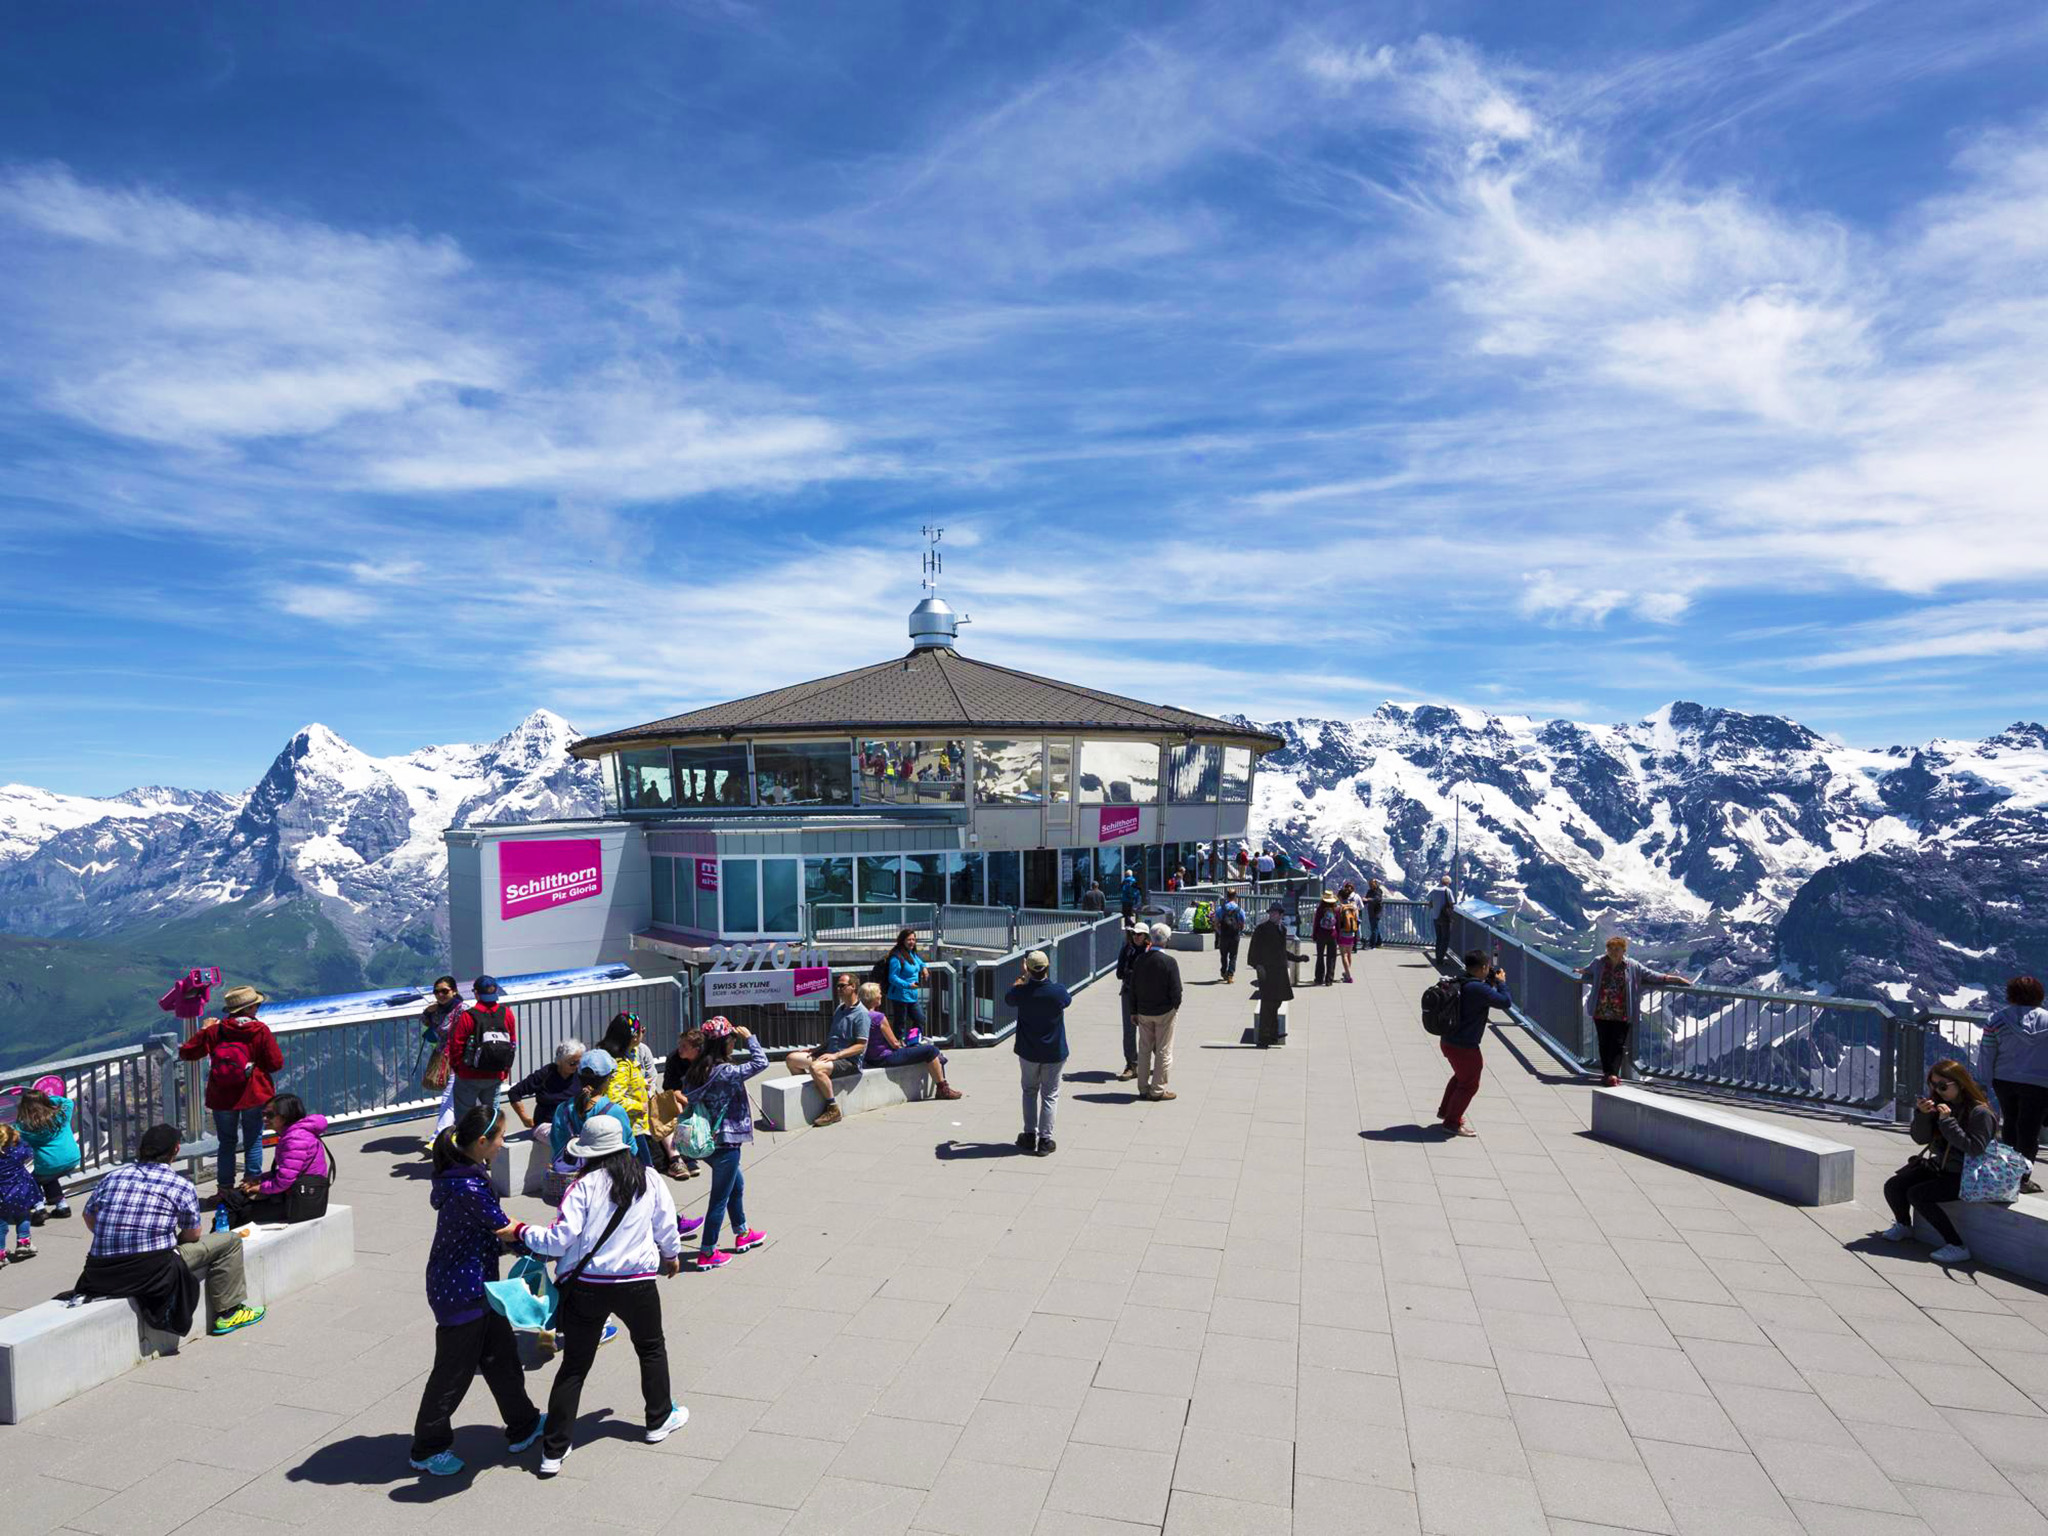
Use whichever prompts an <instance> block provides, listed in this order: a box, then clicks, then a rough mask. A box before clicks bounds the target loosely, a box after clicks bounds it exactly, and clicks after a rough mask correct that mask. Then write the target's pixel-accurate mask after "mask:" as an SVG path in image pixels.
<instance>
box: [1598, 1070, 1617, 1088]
mask: <svg viewBox="0 0 2048 1536" xmlns="http://www.w3.org/2000/svg"><path fill="white" fill-rule="evenodd" d="M1600 1086H1601V1087H1602V1088H1619V1087H1620V1086H1621V1079H1620V1078H1618V1077H1616V1076H1615V1075H1614V1074H1613V1073H1612V1072H1610V1073H1608V1074H1607V1075H1606V1076H1605V1077H1603V1078H1601V1079H1600Z"/></svg>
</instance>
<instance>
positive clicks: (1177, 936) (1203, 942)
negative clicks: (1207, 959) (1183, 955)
mask: <svg viewBox="0 0 2048 1536" xmlns="http://www.w3.org/2000/svg"><path fill="white" fill-rule="evenodd" d="M1166 947H1167V948H1168V949H1188V950H1193V951H1194V952H1195V953H1196V954H1200V953H1201V952H1202V951H1203V950H1205V949H1207V948H1208V947H1209V935H1207V934H1206V933H1189V932H1183V931H1182V930H1180V929H1178V928H1176V929H1175V930H1174V931H1173V932H1172V933H1169V934H1168V935H1167V936H1166Z"/></svg>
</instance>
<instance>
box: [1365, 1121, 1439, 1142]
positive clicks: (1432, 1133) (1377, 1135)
mask: <svg viewBox="0 0 2048 1536" xmlns="http://www.w3.org/2000/svg"><path fill="white" fill-rule="evenodd" d="M1358 1135H1359V1139H1360V1140H1362V1141H1432V1142H1433V1141H1449V1140H1450V1136H1449V1133H1447V1132H1445V1131H1443V1130H1442V1129H1440V1128H1439V1127H1437V1126H1434V1125H1389V1126H1386V1127H1383V1128H1382V1129H1380V1130H1377V1131H1360V1132H1359V1133H1358Z"/></svg>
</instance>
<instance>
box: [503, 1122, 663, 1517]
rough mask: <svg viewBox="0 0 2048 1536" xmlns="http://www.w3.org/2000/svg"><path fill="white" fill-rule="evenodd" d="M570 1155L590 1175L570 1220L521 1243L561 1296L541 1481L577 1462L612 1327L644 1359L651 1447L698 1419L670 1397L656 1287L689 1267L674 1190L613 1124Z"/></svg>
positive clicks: (572, 1147)
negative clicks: (586, 1399)
mask: <svg viewBox="0 0 2048 1536" xmlns="http://www.w3.org/2000/svg"><path fill="white" fill-rule="evenodd" d="M568 1151H569V1154H570V1155H571V1156H572V1157H578V1158H581V1159H582V1160H583V1174H582V1176H581V1177H580V1178H578V1179H577V1180H576V1182H575V1183H574V1184H572V1185H570V1186H569V1190H568V1193H567V1194H565V1195H564V1196H563V1197H562V1209H561V1214H560V1215H559V1216H557V1217H556V1218H555V1222H554V1225H553V1226H549V1227H522V1228H521V1229H520V1233H519V1237H520V1241H522V1242H523V1243H525V1245H526V1247H527V1248H528V1250H530V1251H531V1252H533V1253H538V1254H541V1255H543V1256H545V1257H548V1258H552V1259H554V1260H555V1275H556V1277H557V1278H556V1284H557V1285H558V1286H559V1287H560V1288H561V1305H560V1307H559V1308H558V1309H557V1311H556V1314H555V1325H556V1327H557V1328H559V1329H560V1330H561V1333H562V1358H561V1364H560V1365H558V1366H557V1367H556V1368H555V1385H554V1390H553V1391H551V1392H550V1393H549V1394H548V1419H547V1425H548V1427H547V1434H546V1435H545V1437H543V1439H542V1441H541V1462H540V1475H541V1476H542V1477H553V1476H554V1475H555V1474H556V1473H557V1472H559V1471H561V1470H562V1458H563V1457H565V1456H567V1455H568V1454H569V1439H570V1433H571V1431H572V1430H573V1429H574V1428H575V1424H576V1410H577V1407H578V1405H579V1403H580V1402H581V1400H582V1397H583V1378H584V1377H586V1376H587V1375H589V1374H590V1363H591V1361H592V1360H593V1359H595V1358H596V1356H597V1346H598V1343H599V1341H600V1340H601V1339H602V1337H603V1334H604V1325H605V1322H606V1320H607V1319H608V1318H611V1317H617V1318H618V1320H619V1321H620V1322H621V1323H623V1324H625V1326H626V1332H627V1334H628V1335H630V1336H631V1338H632V1340H633V1352H634V1353H635V1354H637V1355H638V1356H639V1357H640V1392H641V1396H642V1397H643V1398H644V1399H645V1407H646V1409H647V1443H648V1444H649V1445H655V1444H658V1443H659V1442H661V1441H663V1440H666V1439H667V1438H668V1437H669V1436H670V1435H672V1434H674V1433H675V1431H676V1430H678V1429H680V1428H681V1427H682V1426H683V1424H684V1422H685V1421H686V1420H687V1419H688V1418H689V1417H690V1414H689V1410H688V1409H686V1408H683V1407H681V1406H679V1405H678V1404H677V1403H676V1401H675V1399H674V1397H673V1395H672V1394H671V1393H670V1390H669V1378H668V1345H667V1342H666V1341H665V1340H664V1339H663V1337H662V1331H661V1296H660V1293H659V1292H658V1291H657V1290H656V1289H655V1283H654V1282H655V1277H656V1276H657V1275H662V1276H667V1275H673V1274H675V1273H676V1272H677V1271H678V1269H679V1268H680V1267H681V1265H680V1260H681V1257H682V1251H683V1240H682V1237H681V1235H680V1234H679V1233H678V1232H677V1231H676V1206H675V1201H674V1199H673V1198H671V1196H670V1195H669V1192H668V1185H667V1184H666V1183H665V1182H664V1181H663V1180H661V1179H659V1178H649V1177H648V1176H647V1168H646V1166H645V1165H644V1164H643V1163H642V1162H641V1161H640V1158H639V1156H638V1154H637V1153H636V1152H635V1150H634V1147H633V1143H632V1142H631V1141H630V1140H629V1139H627V1136H626V1133H625V1132H624V1130H623V1129H622V1128H621V1127H620V1125H619V1122H618V1121H617V1120H616V1119H614V1118H613V1117H612V1116H610V1115H593V1116H591V1117H590V1119H589V1120H587V1121H585V1122H584V1125H583V1129H582V1131H581V1132H579V1133H578V1135H577V1137H576V1139H575V1140H574V1141H572V1142H570V1143H569V1147H568Z"/></svg>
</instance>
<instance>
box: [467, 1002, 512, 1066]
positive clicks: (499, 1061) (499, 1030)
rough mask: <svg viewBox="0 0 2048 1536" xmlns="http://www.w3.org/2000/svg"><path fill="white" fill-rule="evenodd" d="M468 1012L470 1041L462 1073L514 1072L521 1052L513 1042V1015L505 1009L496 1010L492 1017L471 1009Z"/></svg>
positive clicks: (492, 1012) (492, 1011) (491, 1013)
mask: <svg viewBox="0 0 2048 1536" xmlns="http://www.w3.org/2000/svg"><path fill="white" fill-rule="evenodd" d="M468 1012H469V1019H470V1028H469V1039H468V1040H467V1041H466V1042H465V1043H464V1044H463V1047H462V1070H463V1071H465V1072H510V1071H511V1070H512V1064H513V1063H514V1062H515V1061H517V1060H518V1059H519V1048H518V1046H517V1045H516V1044H515V1043H514V1042H513V1039H512V1026H511V1024H510V1022H509V1020H510V1017H511V1015H510V1014H509V1012H508V1011H507V1010H506V1009H503V1008H494V1009H492V1010H491V1011H490V1012H489V1013H479V1012H477V1011H476V1010H475V1009H474V1008H471V1009H469V1010H468Z"/></svg>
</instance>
